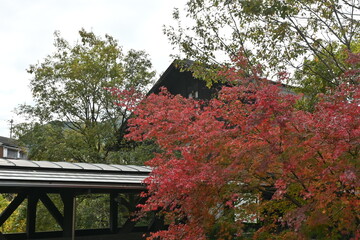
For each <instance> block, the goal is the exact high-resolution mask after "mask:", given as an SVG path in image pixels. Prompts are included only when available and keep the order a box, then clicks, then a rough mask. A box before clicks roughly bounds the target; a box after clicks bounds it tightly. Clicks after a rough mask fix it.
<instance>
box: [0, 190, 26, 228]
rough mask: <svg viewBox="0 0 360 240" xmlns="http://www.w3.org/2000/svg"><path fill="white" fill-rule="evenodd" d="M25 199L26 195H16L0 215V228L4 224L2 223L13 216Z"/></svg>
mask: <svg viewBox="0 0 360 240" xmlns="http://www.w3.org/2000/svg"><path fill="white" fill-rule="evenodd" d="M25 198H26V193H19V194H18V195H16V197H15V198H14V199H13V200H12V202H11V203H10V204H9V205H8V206H7V207H6V208H5V209H4V211H3V212H2V213H1V214H0V226H2V225H3V224H4V222H5V221H6V220H7V219H8V218H9V217H10V216H11V214H13V212H14V211H15V210H16V209H17V208H18V207H19V206H20V204H21V203H22V202H23V201H24V199H25Z"/></svg>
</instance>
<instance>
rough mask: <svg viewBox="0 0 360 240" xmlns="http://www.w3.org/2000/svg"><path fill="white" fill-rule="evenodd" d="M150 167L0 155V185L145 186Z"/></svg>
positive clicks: (58, 186)
mask: <svg viewBox="0 0 360 240" xmlns="http://www.w3.org/2000/svg"><path fill="white" fill-rule="evenodd" d="M150 172H151V168H149V167H146V166H135V165H117V164H110V165H107V164H96V163H94V164H90V163H69V162H49V161H31V160H11V159H5V158H0V188H1V187H24V188H26V187H40V188H41V187H46V188H86V189H88V188H91V189H133V190H136V189H145V185H144V183H143V181H144V179H145V178H146V177H148V175H149V174H150Z"/></svg>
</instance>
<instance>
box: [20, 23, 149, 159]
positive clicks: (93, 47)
mask: <svg viewBox="0 0 360 240" xmlns="http://www.w3.org/2000/svg"><path fill="white" fill-rule="evenodd" d="M79 35H80V41H78V42H76V43H75V44H73V45H71V44H69V43H68V42H67V41H66V40H65V39H64V38H62V37H61V36H60V33H59V32H55V43H54V45H55V49H56V51H55V53H53V54H51V55H48V56H47V57H46V58H45V59H44V60H43V61H42V62H40V63H37V64H34V65H31V66H30V68H29V69H28V72H29V73H30V74H32V79H31V82H30V87H31V91H32V94H33V99H34V102H35V104H34V106H29V105H22V106H20V107H19V109H18V112H19V114H21V115H25V116H27V117H29V118H30V119H31V122H30V123H26V124H19V125H18V126H17V127H16V130H17V135H18V136H19V140H20V141H22V142H23V143H24V145H27V146H29V156H30V158H32V159H37V160H44V159H46V160H56V161H58V160H66V161H79V162H107V161H109V159H111V155H112V154H113V152H114V150H115V149H116V148H114V146H116V145H118V142H119V141H122V136H123V135H124V131H125V127H124V126H125V125H124V123H125V122H126V120H127V118H128V117H129V116H130V112H131V109H130V108H129V106H130V105H129V104H130V103H127V102H122V103H121V104H118V105H114V101H115V97H114V96H113V94H112V93H111V92H110V91H109V90H108V89H109V88H112V87H116V88H117V89H119V91H124V92H123V93H124V94H125V93H126V94H132V95H134V96H138V98H141V92H144V91H145V90H146V87H147V86H148V85H149V84H150V83H151V82H152V79H153V77H154V75H155V72H154V71H152V70H151V67H152V64H151V62H150V60H149V57H148V55H147V54H146V53H145V52H144V51H135V50H130V51H128V52H127V53H125V52H124V51H123V50H122V47H121V46H119V44H118V42H117V40H115V39H114V38H113V37H111V36H109V35H105V38H101V37H99V36H96V35H95V34H94V33H93V32H87V31H85V30H84V29H82V30H80V31H79ZM125 91H127V92H125ZM121 93H122V92H119V94H121ZM116 99H119V98H116ZM117 101H119V100H117ZM120 101H121V100H120ZM123 101H125V100H123Z"/></svg>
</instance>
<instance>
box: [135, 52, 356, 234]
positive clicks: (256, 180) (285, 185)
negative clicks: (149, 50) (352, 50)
mask: <svg viewBox="0 0 360 240" xmlns="http://www.w3.org/2000/svg"><path fill="white" fill-rule="evenodd" d="M245 59H246V57H245ZM359 62H360V56H359V55H351V59H349V63H352V66H356V64H358V63H359ZM243 64H246V60H244V58H242V57H240V58H239V59H238V61H237V64H235V66H234V67H232V68H229V69H224V70H223V71H222V72H221V73H220V75H222V76H223V77H225V78H226V79H227V81H228V84H227V85H228V86H225V87H223V88H222V90H221V91H220V92H219V95H218V97H217V98H215V99H212V100H210V101H208V102H202V101H199V100H194V99H186V98H183V97H181V96H179V95H177V96H172V95H170V94H169V93H168V92H167V91H166V90H163V92H162V93H161V94H160V95H150V96H149V97H148V98H147V99H146V100H145V101H144V102H143V103H142V104H141V105H139V107H138V109H137V110H136V111H135V115H136V118H134V119H131V120H130V126H131V128H130V130H131V132H130V134H129V137H130V138H131V139H133V140H137V141H143V140H144V139H151V140H153V141H155V142H156V143H157V144H158V145H159V146H160V148H161V150H162V152H159V153H158V154H157V155H156V156H155V157H154V158H153V159H152V160H150V161H149V162H148V163H147V164H149V165H150V166H152V167H153V168H154V170H153V172H152V175H151V176H150V177H149V178H148V179H147V180H146V183H147V184H148V192H147V193H144V195H146V196H147V197H148V200H147V202H146V203H145V204H144V205H142V210H143V212H147V211H154V210H156V211H158V212H159V214H160V215H162V216H163V217H164V218H165V221H167V222H168V223H169V224H170V226H169V228H168V229H167V230H164V231H159V232H156V233H153V235H152V238H151V239H158V238H157V237H159V238H160V239H167V240H168V239H174V240H175V239H177V240H178V239H187V240H190V239H194V240H195V239H197V240H199V239H229V240H230V239H244V238H245V237H246V236H247V235H246V234H249V232H250V229H251V227H252V229H253V231H254V232H253V235H252V237H253V238H255V239H357V238H359V237H360V232H359V226H360V208H359V206H360V199H359V189H360V185H359V183H360V181H359V176H360V172H359V169H360V168H359V157H360V88H359V84H358V83H359V81H360V79H359V76H360V75H359V69H358V68H355V67H354V69H353V70H351V71H348V72H346V73H345V74H344V75H342V82H344V84H341V85H339V87H338V88H336V90H334V91H333V92H329V93H327V94H323V95H322V96H321V97H320V100H319V102H317V103H316V105H315V107H314V111H312V112H308V111H304V110H301V109H298V108H297V101H298V99H299V98H300V96H298V95H295V94H285V93H284V92H283V91H282V90H281V88H280V87H279V86H278V85H276V84H273V83H272V82H270V81H268V80H267V79H264V78H262V77H260V74H254V75H250V76H247V75H245V76H244V74H243V69H244V68H248V67H249V66H242V65H243ZM247 64H249V63H247ZM252 72H254V73H256V72H257V70H256V69H253V71H252ZM353 83H356V84H353ZM229 85H232V87H229ZM249 227H250V228H249Z"/></svg>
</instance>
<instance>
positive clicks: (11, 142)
mask: <svg viewBox="0 0 360 240" xmlns="http://www.w3.org/2000/svg"><path fill="white" fill-rule="evenodd" d="M0 145H5V146H9V147H16V148H18V147H19V145H18V144H17V142H16V140H15V139H12V138H7V137H1V136H0Z"/></svg>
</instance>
